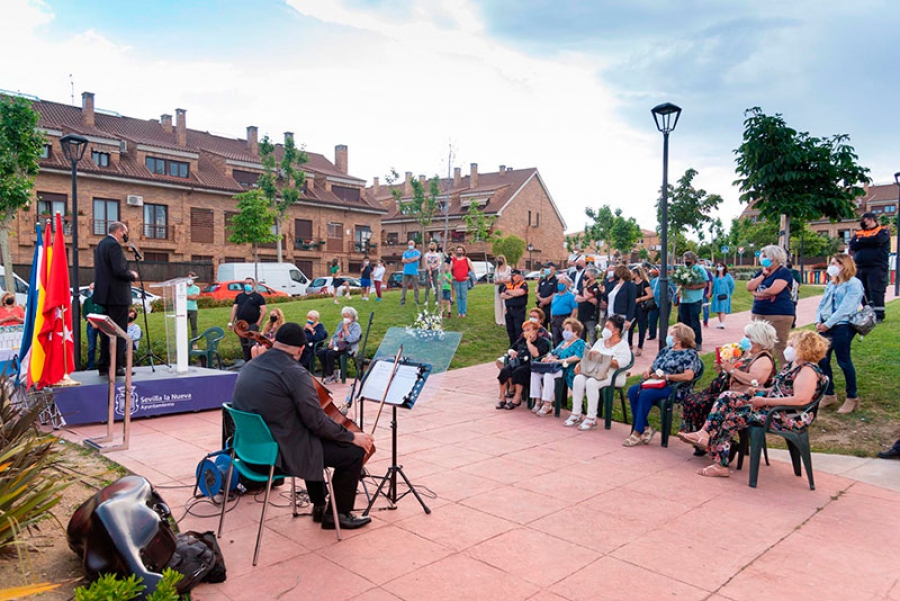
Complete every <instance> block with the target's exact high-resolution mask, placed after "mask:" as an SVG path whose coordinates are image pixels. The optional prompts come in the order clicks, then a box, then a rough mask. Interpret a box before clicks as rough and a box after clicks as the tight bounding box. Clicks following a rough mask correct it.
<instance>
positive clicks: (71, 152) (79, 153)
mask: <svg viewBox="0 0 900 601" xmlns="http://www.w3.org/2000/svg"><path fill="white" fill-rule="evenodd" d="M59 144H60V146H62V151H63V155H65V157H66V159H67V160H68V161H69V162H70V163H77V162H78V161H80V160H81V157H83V156H84V151H85V149H86V148H87V145H88V139H87V138H85V137H84V136H79V135H78V134H66V135H64V136H63V137H62V138H60V139H59Z"/></svg>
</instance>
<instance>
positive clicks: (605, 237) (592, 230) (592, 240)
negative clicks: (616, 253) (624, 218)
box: [584, 205, 615, 260]
mask: <svg viewBox="0 0 900 601" xmlns="http://www.w3.org/2000/svg"><path fill="white" fill-rule="evenodd" d="M584 212H585V214H586V215H587V216H588V218H589V219H590V220H591V223H588V224H587V225H585V227H584V238H585V241H586V242H587V243H589V244H591V245H593V247H594V249H595V250H596V251H597V252H598V253H599V252H601V251H602V250H603V247H604V246H605V247H606V259H607V260H609V258H610V252H611V251H612V248H611V245H610V240H611V239H612V227H613V222H614V219H615V216H614V215H613V212H612V209H610V208H609V206H608V205H603V206H602V207H600V208H599V209H597V210H596V211H595V210H594V209H592V208H590V207H587V208H586V209H585V210H584Z"/></svg>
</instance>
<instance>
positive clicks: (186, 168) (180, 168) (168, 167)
mask: <svg viewBox="0 0 900 601" xmlns="http://www.w3.org/2000/svg"><path fill="white" fill-rule="evenodd" d="M144 164H145V165H146V166H147V169H148V170H149V171H150V173H153V174H155V175H169V176H171V177H184V178H187V177H188V176H190V163H185V162H183V161H171V160H169V159H160V158H158V157H147V158H146V159H145V160H144Z"/></svg>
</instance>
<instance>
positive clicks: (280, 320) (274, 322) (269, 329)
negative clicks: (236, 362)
mask: <svg viewBox="0 0 900 601" xmlns="http://www.w3.org/2000/svg"><path fill="white" fill-rule="evenodd" d="M283 324H284V313H282V312H281V309H272V311H271V312H270V313H269V318H268V319H266V322H265V323H264V324H263V327H262V329H261V330H260V334H262V335H263V336H265V337H266V338H268V339H269V340H273V341H274V340H275V333H276V332H278V328H280V327H281V326H282V325H283ZM267 349H268V347H267V346H263V345H262V344H259V343H258V342H257V343H256V344H254V345H253V348H251V349H250V356H251V357H253V358H254V359H255V358H256V357H259V356H260V355H262V354H263V353H264V352H266V350H267Z"/></svg>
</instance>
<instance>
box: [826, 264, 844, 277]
mask: <svg viewBox="0 0 900 601" xmlns="http://www.w3.org/2000/svg"><path fill="white" fill-rule="evenodd" d="M825 271H826V272H827V273H828V275H829V276H830V277H833V278H836V277H838V276H839V275H840V274H841V268H840V267H838V266H837V265H829V266H828V269H826V270H825Z"/></svg>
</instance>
